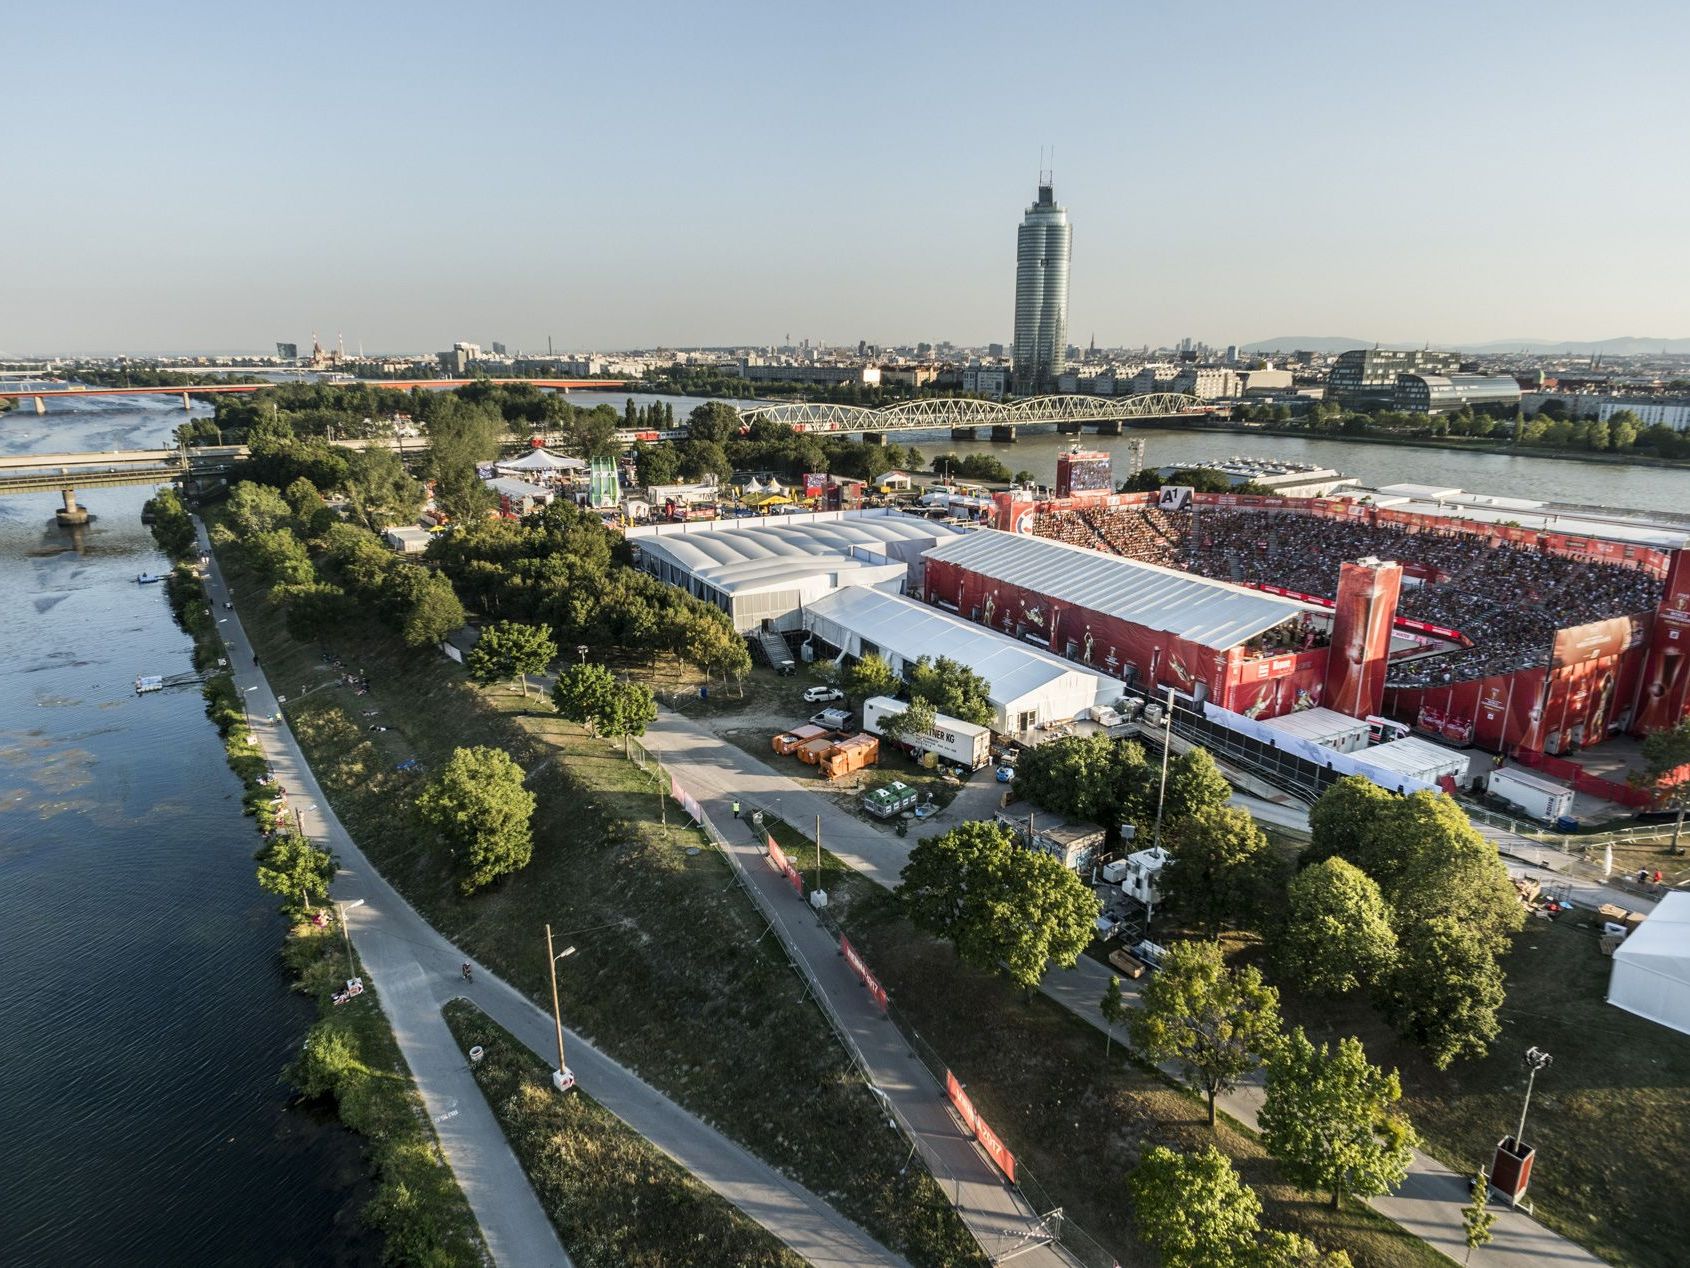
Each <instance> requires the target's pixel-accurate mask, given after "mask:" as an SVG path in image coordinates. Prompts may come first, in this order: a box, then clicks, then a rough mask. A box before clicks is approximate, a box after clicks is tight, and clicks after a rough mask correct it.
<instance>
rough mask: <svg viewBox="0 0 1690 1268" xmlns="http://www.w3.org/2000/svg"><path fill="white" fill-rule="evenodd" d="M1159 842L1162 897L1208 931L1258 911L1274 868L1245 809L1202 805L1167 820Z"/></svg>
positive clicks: (1268, 850) (1270, 854)
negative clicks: (1164, 858) (1164, 860)
mask: <svg viewBox="0 0 1690 1268" xmlns="http://www.w3.org/2000/svg"><path fill="white" fill-rule="evenodd" d="M1193 751H1194V752H1202V750H1201V749H1195V750H1193ZM1163 840H1164V841H1165V842H1166V844H1167V848H1168V853H1169V855H1170V856H1171V857H1170V858H1169V860H1168V864H1167V866H1166V867H1165V868H1164V869H1163V870H1162V874H1161V877H1160V881H1161V889H1162V896H1163V899H1164V901H1166V902H1168V903H1170V904H1172V905H1173V906H1174V907H1175V908H1176V909H1177V910H1179V911H1182V912H1184V913H1185V914H1186V915H1188V916H1190V917H1191V918H1192V919H1193V920H1195V921H1197V922H1198V923H1199V924H1200V925H1202V926H1203V927H1204V928H1205V929H1207V930H1208V931H1209V932H1210V933H1212V934H1218V933H1219V932H1220V931H1221V929H1222V928H1223V927H1224V926H1226V925H1228V924H1233V925H1236V924H1239V923H1242V922H1244V921H1245V920H1247V919H1248V918H1249V917H1250V916H1252V915H1255V914H1256V913H1257V912H1259V911H1260V908H1261V902H1262V899H1263V897H1264V895H1265V894H1266V893H1267V890H1268V887H1269V885H1270V884H1271V883H1272V882H1273V880H1274V878H1275V876H1276V875H1277V872H1278V868H1277V860H1276V859H1275V858H1274V856H1273V850H1272V847H1271V846H1269V844H1268V839H1267V834H1266V833H1264V832H1263V831H1262V830H1261V829H1260V828H1258V827H1257V826H1256V821H1255V820H1254V819H1252V818H1251V817H1250V812H1249V811H1248V810H1241V809H1239V808H1238V807H1237V806H1229V805H1225V804H1221V805H1215V804H1209V805H1205V806H1202V807H1201V808H1200V809H1198V810H1197V811H1196V812H1195V813H1193V814H1190V815H1187V816H1185V817H1184V818H1181V819H1176V820H1174V821H1173V822H1172V823H1170V824H1169V825H1168V827H1167V829H1166V831H1165V832H1164V834H1163Z"/></svg>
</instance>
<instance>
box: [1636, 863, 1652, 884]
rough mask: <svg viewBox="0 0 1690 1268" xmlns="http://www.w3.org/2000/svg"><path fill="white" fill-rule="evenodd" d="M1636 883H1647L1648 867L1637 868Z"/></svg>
mask: <svg viewBox="0 0 1690 1268" xmlns="http://www.w3.org/2000/svg"><path fill="white" fill-rule="evenodd" d="M1637 883H1638V884H1639V885H1647V884H1648V883H1649V869H1648V868H1646V867H1640V868H1638V869H1637Z"/></svg>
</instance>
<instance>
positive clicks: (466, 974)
mask: <svg viewBox="0 0 1690 1268" xmlns="http://www.w3.org/2000/svg"><path fill="white" fill-rule="evenodd" d="M463 974H464V981H466V982H469V981H472V980H474V979H472V978H471V976H470V963H469V961H468V960H465V961H464V967H463Z"/></svg>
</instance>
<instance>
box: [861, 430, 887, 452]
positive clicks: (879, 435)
mask: <svg viewBox="0 0 1690 1268" xmlns="http://www.w3.org/2000/svg"><path fill="white" fill-rule="evenodd" d="M863 444H865V445H879V446H880V447H881V448H882V449H884V448H886V433H885V432H883V431H865V432H864V433H863Z"/></svg>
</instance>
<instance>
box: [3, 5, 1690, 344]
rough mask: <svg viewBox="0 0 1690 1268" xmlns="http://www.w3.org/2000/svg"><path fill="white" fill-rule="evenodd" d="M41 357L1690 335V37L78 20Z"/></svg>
mask: <svg viewBox="0 0 1690 1268" xmlns="http://www.w3.org/2000/svg"><path fill="white" fill-rule="evenodd" d="M3 39H4V40H5V43H6V44H7V46H8V47H9V49H10V55H9V56H7V57H6V58H5V59H4V63H3V66H4V69H3V70H0V94H3V95H0V111H3V113H0V118H3V119H4V120H5V126H4V129H3V131H0V154H3V155H4V158H5V162H4V167H3V168H0V170H3V171H4V173H5V176H6V180H5V183H4V188H3V190H0V354H9V355H14V356H17V355H27V354H47V353H61V354H69V353H78V352H82V353H91V352H119V351H129V352H158V351H211V350H268V349H269V348H270V347H271V345H273V344H274V343H275V341H277V340H286V341H290V342H298V343H301V344H309V342H310V340H311V336H312V332H313V331H316V332H318V333H319V334H320V335H321V337H322V339H323V342H324V344H325V345H329V344H332V342H333V340H334V339H335V337H336V334H337V332H338V333H340V334H341V335H343V336H344V338H345V340H346V345H347V347H348V349H349V350H356V349H357V348H358V347H363V348H364V349H365V350H367V351H370V352H377V351H431V350H435V349H438V348H445V347H449V346H450V345H451V343H452V342H453V341H454V340H460V339H461V340H470V341H473V342H479V343H482V344H487V343H490V342H491V341H493V340H495V339H496V340H499V341H500V342H502V343H505V344H507V345H509V346H510V347H512V348H513V349H514V348H519V347H520V348H524V349H529V350H533V349H544V348H545V347H546V340H547V338H548V336H549V337H550V338H551V339H552V340H553V342H554V344H555V345H556V346H557V347H558V348H560V349H573V350H590V349H598V350H610V349H623V348H633V347H653V346H657V345H668V346H689V345H721V344H770V343H774V344H778V343H783V342H785V341H786V340H787V338H788V337H789V336H790V338H791V339H792V340H793V341H798V340H802V339H805V338H809V339H811V340H817V341H822V342H826V343H850V344H855V343H856V341H857V340H859V339H865V340H868V341H869V342H872V343H882V344H899V343H910V342H915V341H917V340H929V341H933V342H937V341H939V340H944V339H949V340H952V341H954V342H957V343H962V344H971V343H984V342H988V341H1003V342H1008V340H1009V337H1010V327H1011V317H1012V310H1013V299H1014V269H1015V264H1014V252H1015V229H1016V226H1017V224H1018V223H1019V221H1020V217H1021V213H1022V211H1023V210H1024V208H1025V207H1026V205H1027V204H1028V203H1029V202H1030V201H1031V200H1032V198H1033V196H1034V193H1035V188H1034V187H1035V185H1036V182H1037V174H1038V168H1039V162H1040V153H1041V149H1042V148H1044V147H1050V146H1054V147H1055V153H1054V159H1053V163H1054V169H1055V182H1056V192H1057V198H1058V201H1059V202H1061V203H1063V204H1064V205H1066V206H1067V207H1068V209H1069V213H1070V217H1071V220H1072V222H1073V225H1074V247H1073V273H1072V283H1071V294H1070V300H1069V337H1070V341H1071V342H1074V343H1078V344H1082V345H1083V344H1085V343H1086V342H1087V341H1088V340H1089V339H1090V338H1091V337H1092V336H1093V335H1095V337H1096V339H1097V341H1098V343H1099V344H1100V345H1103V346H1128V347H1130V346H1136V345H1139V344H1143V343H1150V344H1152V345H1156V344H1161V343H1169V342H1172V341H1175V340H1178V339H1179V338H1181V337H1184V336H1191V337H1192V338H1194V339H1198V340H1204V341H1207V342H1210V343H1214V344H1226V343H1241V344H1242V343H1250V342H1253V341H1256V340H1261V339H1268V338H1272V337H1275V336H1284V335H1341V336H1350V337H1357V338H1364V339H1378V340H1383V341H1386V342H1398V343H1413V344H1419V343H1424V342H1431V343H1434V344H1436V343H1457V342H1468V343H1472V342H1482V341H1488V340H1503V339H1521V338H1526V337H1533V338H1546V339H1556V340H1563V339H1569V340H1570V339H1599V338H1606V337H1611V336H1618V335H1643V336H1650V337H1662V338H1672V337H1685V336H1690V243H1687V238H1686V233H1685V230H1686V225H1687V216H1686V211H1685V209H1686V208H1687V207H1690V163H1687V162H1686V161H1685V140H1684V131H1683V129H1684V123H1685V120H1686V118H1690V76H1686V75H1685V74H1684V73H1683V67H1684V65H1685V63H1686V58H1687V56H1690V5H1686V4H1683V3H1681V2H1675V3H1653V2H1645V0H1614V2H1612V3H1608V4H1602V5H1592V4H1588V3H1581V4H1576V5H1575V4H1563V3H1561V2H1560V0H1538V2H1536V3H1526V2H1520V3H1516V2H1514V0H1468V3H1465V4H1445V3H1441V2H1438V0H1432V2H1428V3H1422V4H1418V5H1414V6H1408V7H1404V6H1398V5H1393V6H1384V5H1375V4H1368V3H1360V4H1358V3H1355V2H1354V0H1349V2H1348V3H1344V4H1317V3H1311V4H1301V3H1282V4H1278V5H1273V6H1262V5H1258V4H1244V3H1232V2H1231V0H1219V2H1217V3H1208V4H1170V3H1166V2H1163V3H1156V4H1150V3H1144V2H1143V0H1138V2H1132V0H1116V3H1113V4H1097V5H1089V4H1081V3H1072V4H1065V5H1060V6H1057V5H1046V4H1034V3H1030V2H1026V0H1024V2H1023V3H1021V4H1015V5H1010V4H994V3H971V4H960V3H959V4H944V3H905V4H896V5H895V4H880V3H875V2H873V0H860V2H859V3H856V4H851V5H836V4H825V5H824V4H809V5H794V4H791V3H784V4H773V3H768V4H751V3H733V2H731V0H727V2H722V3H714V4H698V3H684V4H682V3H674V4H637V3H633V4H629V3H624V4H619V5H584V4H573V3H506V4H500V3H481V4H464V3H457V4H450V5H447V4H432V3H422V2H416V0H413V2H412V3H406V4H382V3H359V4H355V5H282V4H275V3H270V4H254V3H243V2H242V0H217V2H216V3H211V2H209V0H175V2H174V3H172V4H169V5H138V4H133V3H109V4H86V3H81V4H79V3H75V2H74V0H72V2H69V3H55V4H52V5H36V6H31V7H30V8H29V9H27V10H25V9H23V8H21V7H17V6H15V7H14V9H13V11H12V12H10V13H8V15H7V18H6V22H5V30H4V34H3Z"/></svg>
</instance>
